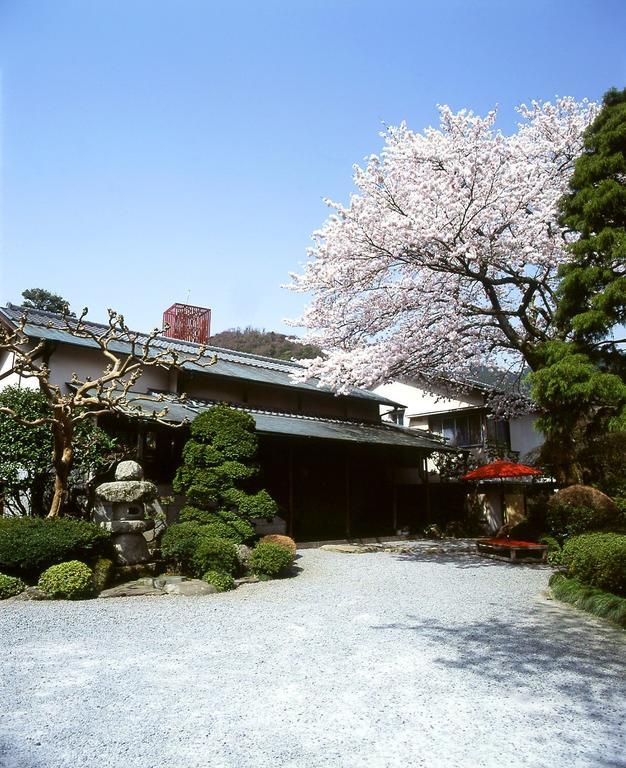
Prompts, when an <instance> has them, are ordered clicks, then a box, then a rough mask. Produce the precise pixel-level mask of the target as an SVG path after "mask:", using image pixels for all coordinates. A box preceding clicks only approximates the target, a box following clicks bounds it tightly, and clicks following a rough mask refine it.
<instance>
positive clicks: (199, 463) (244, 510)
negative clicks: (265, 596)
mask: <svg viewBox="0 0 626 768" xmlns="http://www.w3.org/2000/svg"><path fill="white" fill-rule="evenodd" d="M257 448H258V441H257V436H256V432H255V424H254V419H253V418H252V417H251V416H250V415H248V414H246V413H243V412H242V411H237V410H236V409H234V408H228V407H227V406H222V405H218V406H215V407H214V408H211V409H210V410H209V411H207V412H205V413H202V414H200V415H199V416H197V417H196V419H195V420H194V421H193V423H192V425H191V440H189V441H188V442H187V444H186V446H185V449H184V451H183V464H182V466H181V467H180V468H179V469H178V472H177V473H176V477H175V479H174V489H175V490H176V491H177V492H178V493H183V494H185V496H186V497H187V501H188V502H189V505H188V506H187V507H185V508H184V509H183V511H182V512H181V516H180V520H181V521H182V522H190V521H194V522H197V523H199V524H202V525H209V524H210V525H213V526H220V527H221V529H222V530H223V531H225V532H227V535H225V536H224V538H229V539H232V540H233V541H235V542H237V543H242V542H244V541H246V540H248V539H250V538H252V537H253V536H254V527H253V526H252V524H251V522H250V521H251V520H252V519H253V518H256V517H265V518H272V517H274V515H276V513H277V505H276V502H275V501H274V500H273V499H272V498H271V496H270V495H269V494H268V493H267V491H265V490H258V488H255V485H254V484H255V480H256V478H257V475H258V466H257V465H256V464H255V463H254V458H255V456H256V452H257ZM216 530H217V529H216Z"/></svg>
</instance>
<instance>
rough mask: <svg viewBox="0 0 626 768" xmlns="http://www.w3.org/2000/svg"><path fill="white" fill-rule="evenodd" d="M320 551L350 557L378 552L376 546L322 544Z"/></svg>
mask: <svg viewBox="0 0 626 768" xmlns="http://www.w3.org/2000/svg"><path fill="white" fill-rule="evenodd" d="M320 549H323V550H324V551H325V552H342V553H344V554H350V555H362V554H364V553H366V552H380V550H381V547H380V546H378V545H376V544H322V546H321V547H320Z"/></svg>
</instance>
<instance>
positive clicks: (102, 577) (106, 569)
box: [93, 557, 113, 592]
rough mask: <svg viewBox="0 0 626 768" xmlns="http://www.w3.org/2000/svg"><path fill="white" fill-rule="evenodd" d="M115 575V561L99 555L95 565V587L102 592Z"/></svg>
mask: <svg viewBox="0 0 626 768" xmlns="http://www.w3.org/2000/svg"><path fill="white" fill-rule="evenodd" d="M112 576H113V561H112V560H109V559H108V557H99V558H98V559H97V560H96V562H95V563H94V565H93V588H94V591H95V592H102V590H103V589H104V588H105V587H106V585H107V584H108V583H109V581H111V577H112Z"/></svg>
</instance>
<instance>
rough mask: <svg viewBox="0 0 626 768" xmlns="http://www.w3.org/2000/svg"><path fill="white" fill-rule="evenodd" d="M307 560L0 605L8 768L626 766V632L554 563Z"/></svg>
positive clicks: (319, 556) (0, 729)
mask: <svg viewBox="0 0 626 768" xmlns="http://www.w3.org/2000/svg"><path fill="white" fill-rule="evenodd" d="M300 555H301V556H300V559H299V560H298V564H299V565H300V566H301V567H302V573H301V574H300V575H299V576H298V577H297V578H294V579H285V580H282V581H274V582H267V583H262V584H254V585H244V586H242V587H240V588H239V589H238V590H237V591H235V592H231V593H226V594H222V595H213V596H209V597H189V598H185V597H157V598H140V597H134V598H119V599H110V600H92V601H86V602H77V603H71V602H56V603H4V604H0V642H1V643H2V668H1V676H2V682H1V690H0V708H1V710H2V713H1V720H0V765H2V767H3V768H9V767H10V768H61V767H62V766H63V767H64V766H72V768H84V767H86V766H97V768H109V766H111V768H112V767H113V766H114V767H115V768H197V767H200V766H202V767H204V766H212V767H218V768H266V767H268V768H269V766H271V767H272V768H285V767H286V766H289V767H293V768H317V766H332V767H333V768H357V767H358V768H365V767H370V766H371V767H376V768H385V767H386V766H390V767H392V766H393V767H394V768H395V766H403V767H404V766H407V768H408V767H409V766H428V768H447V767H448V766H450V767H451V768H452V767H454V768H460V767H464V766H468V767H469V768H479V766H505V768H513V767H515V766H524V767H525V768H533V767H535V766H555V768H556V767H558V768H561V767H563V768H572V767H573V766H581V767H582V766H584V768H591V767H592V766H606V767H608V766H612V767H614V768H617V766H624V765H625V762H624V756H625V754H626V749H625V745H624V720H623V717H624V709H625V707H624V705H625V704H626V689H625V682H624V679H625V675H624V673H625V671H626V665H625V661H626V642H625V640H624V633H622V632H621V631H620V630H618V629H613V628H612V627H610V626H609V625H607V624H604V623H603V622H600V621H597V620H594V619H591V618H587V617H586V616H584V615H582V614H579V613H577V612H574V611H573V610H570V609H568V608H563V607H559V606H558V605H557V604H555V603H551V602H549V601H547V600H546V599H545V598H544V597H542V592H543V591H544V590H545V588H546V585H547V582H548V577H549V575H550V571H549V569H547V568H546V567H541V566H539V567H537V566H534V567H531V566H511V565H507V564H501V563H495V562H492V561H488V560H482V559H478V558H476V557H474V556H468V555H459V554H443V555H432V554H427V553H424V552H422V553H421V554H417V555H412V554H404V555H402V554H397V553H374V554H338V553H335V552H324V551H320V550H304V551H302V552H301V553H300Z"/></svg>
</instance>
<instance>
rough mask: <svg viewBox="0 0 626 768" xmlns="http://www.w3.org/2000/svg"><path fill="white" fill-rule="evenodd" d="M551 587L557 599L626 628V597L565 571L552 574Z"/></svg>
mask: <svg viewBox="0 0 626 768" xmlns="http://www.w3.org/2000/svg"><path fill="white" fill-rule="evenodd" d="M550 587H551V589H552V594H553V595H554V597H555V598H556V599H557V600H561V601H562V602H564V603H570V604H571V605H574V606H575V607H576V608H580V609H581V610H583V611H587V612H588V613H592V614H593V615H594V616H600V618H603V619H608V620H609V621H613V622H615V624H619V626H620V627H624V628H626V598H624V597H620V596H619V595H614V594H612V593H611V592H605V591H604V590H602V589H598V588H597V587H590V586H588V585H587V584H582V583H581V582H580V581H578V579H572V578H568V577H567V576H565V574H563V573H553V574H552V576H551V577H550Z"/></svg>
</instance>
